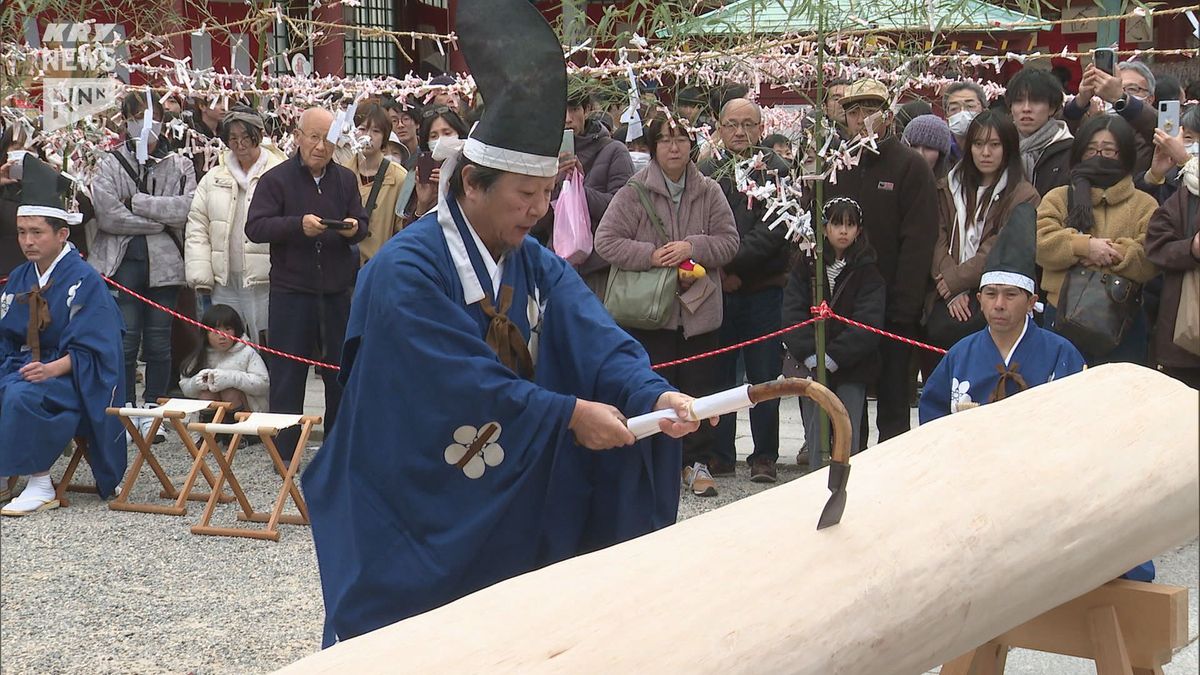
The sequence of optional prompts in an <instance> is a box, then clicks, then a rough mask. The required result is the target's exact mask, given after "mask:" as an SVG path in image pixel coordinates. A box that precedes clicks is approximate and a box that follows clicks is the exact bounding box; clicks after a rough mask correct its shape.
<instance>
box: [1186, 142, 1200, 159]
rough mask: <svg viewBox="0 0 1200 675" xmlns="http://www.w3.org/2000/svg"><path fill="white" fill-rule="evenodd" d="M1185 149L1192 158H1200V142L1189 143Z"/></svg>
mask: <svg viewBox="0 0 1200 675" xmlns="http://www.w3.org/2000/svg"><path fill="white" fill-rule="evenodd" d="M1184 148H1185V149H1186V150H1187V153H1188V154H1189V155H1191V156H1192V157H1200V142H1193V143H1189V144H1187V145H1186V146H1184Z"/></svg>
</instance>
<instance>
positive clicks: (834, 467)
mask: <svg viewBox="0 0 1200 675" xmlns="http://www.w3.org/2000/svg"><path fill="white" fill-rule="evenodd" d="M787 396H807V397H808V398H811V399H812V400H813V401H815V402H816V403H817V405H819V406H821V409H822V410H824V411H825V413H826V414H827V415H829V419H830V421H832V422H833V453H832V454H833V457H832V462H831V463H830V465H829V491H830V492H832V493H833V494H832V495H831V496H830V497H829V502H828V503H826V504H825V510H824V511H822V512H821V518H820V520H818V521H817V529H818V530H821V529H824V528H826V527H829V526H830V525H837V524H838V522H839V521H841V519H842V512H843V511H845V510H846V481H847V479H849V477H850V439H851V430H850V415H848V414H847V413H846V406H844V405H842V402H841V401H840V400H838V397H837V396H835V395H834V393H833V392H832V391H830V390H829V389H827V388H825V387H823V386H821V385H820V384H818V383H816V382H814V381H812V380H802V379H799V378H795V377H789V378H785V379H782V380H773V381H771V382H764V383H763V384H755V385H744V386H741V387H735V388H733V389H729V390H727V391H722V392H718V393H716V394H712V395H710V396H704V397H701V398H698V399H695V400H693V401H692V403H691V407H690V409H689V411H688V412H689V414H688V417H687V419H688V421H693V422H695V421H698V420H705V419H708V418H710V417H720V416H721V415H727V414H729V413H732V412H737V411H738V410H743V409H745V408H749V407H752V406H754V405H755V404H758V403H762V402H763V401H773V400H775V399H779V398H785V397H787ZM664 419H666V420H678V417H677V415H676V414H675V411H674V410H656V411H654V412H651V413H647V414H645V415H639V416H638V417H633V418H631V419H629V420H628V421H627V424H628V426H629V430H630V431H631V432H633V435H634V436H635V437H637V438H646V437H647V436H652V435H654V434H656V433H658V432H659V428H658V422H659V420H664Z"/></svg>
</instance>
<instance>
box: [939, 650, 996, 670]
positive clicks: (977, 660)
mask: <svg viewBox="0 0 1200 675" xmlns="http://www.w3.org/2000/svg"><path fill="white" fill-rule="evenodd" d="M1007 661H1008V647H1007V646H1006V645H1002V644H1000V643H998V642H988V643H987V644H985V645H982V646H980V647H977V648H976V649H972V650H971V651H969V652H967V653H966V654H963V655H962V656H960V657H958V658H956V659H954V660H953V661H950V662H949V663H947V664H946V665H944V666H942V669H941V671H939V672H940V675H1002V674H1003V673H1004V665H1005V663H1006V662H1007Z"/></svg>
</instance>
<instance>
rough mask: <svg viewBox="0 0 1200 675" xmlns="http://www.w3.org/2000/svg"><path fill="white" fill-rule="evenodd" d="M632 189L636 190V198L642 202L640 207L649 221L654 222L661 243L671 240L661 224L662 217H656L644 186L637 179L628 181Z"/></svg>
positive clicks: (656, 213) (656, 214)
mask: <svg viewBox="0 0 1200 675" xmlns="http://www.w3.org/2000/svg"><path fill="white" fill-rule="evenodd" d="M629 184H630V185H632V186H633V189H634V190H637V193H638V199H639V200H641V202H642V208H643V209H645V210H646V213H647V214H648V215H649V216H650V222H652V223H654V227H655V228H656V229H657V230H658V233H659V234H661V235H662V238H663V243H664V244H666V243H667V242H669V241H671V237H670V236H669V235H667V228H666V227H664V226H663V223H662V219H661V218H659V217H658V212H656V211H655V210H654V205H653V204H651V203H650V194H649V193H648V192H647V191H646V186H645V185H642V184H641V183H639V182H637V181H633V180H631V181H629Z"/></svg>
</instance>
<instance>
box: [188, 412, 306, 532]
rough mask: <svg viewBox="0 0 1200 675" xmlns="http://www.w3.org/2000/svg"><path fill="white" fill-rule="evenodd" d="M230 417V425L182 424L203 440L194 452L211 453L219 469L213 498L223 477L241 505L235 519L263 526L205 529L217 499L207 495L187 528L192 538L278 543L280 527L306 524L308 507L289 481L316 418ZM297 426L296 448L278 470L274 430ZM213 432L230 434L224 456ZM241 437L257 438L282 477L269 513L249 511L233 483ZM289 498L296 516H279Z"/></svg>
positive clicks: (292, 480)
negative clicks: (194, 522)
mask: <svg viewBox="0 0 1200 675" xmlns="http://www.w3.org/2000/svg"><path fill="white" fill-rule="evenodd" d="M235 417H236V418H237V422H235V423H233V424H216V423H212V424H199V423H193V424H189V425H188V429H191V430H192V431H199V432H200V434H201V435H202V436H203V437H204V441H205V442H204V444H203V446H202V447H201V450H200V453H201V455H204V454H205V453H207V452H210V451H211V452H212V455H213V458H214V459H215V460H216V461H217V464H218V466H219V467H220V473H219V474H218V475H217V483H216V486H215V487H213V495H216V494H217V493H218V492H220V490H221V488H222V487H223V486H224V484H225V480H226V479H228V480H229V487H230V489H232V490H233V494H234V497H235V498H236V499H237V501H238V504H239V505H240V506H241V507H242V512H241V513H239V514H238V520H243V521H250V522H255V523H266V527H265V528H239V527H216V526H213V525H211V524H210V523H211V521H212V515H213V511H214V510H215V509H216V507H217V500H216V498H215V496H210V497H209V500H208V504H206V505H205V507H204V516H203V517H202V518H201V519H200V524H199V525H195V526H193V527H192V534H209V535H217V536H227V537H252V538H254V539H270V540H271V541H279V524H280V523H285V524H288V525H308V524H309V520H308V505H307V504H305V502H304V496H303V495H302V494H300V489H299V488H298V487H296V482H295V478H296V471H297V469H299V468H300V458H301V456H303V454H304V446H305V444H307V443H308V436H309V434H310V433H312V428H313V425H314V424H320V423H321V418H320V417H311V416H308V415H293V414H284V413H237V414H236V415H235ZM297 425H298V426H300V438H299V439H297V441H296V448H295V450H294V451H293V453H292V461H291V463H290V464H289V465H288V466H284V464H283V460H282V459H281V458H280V457H279V450H278V449H277V448H276V446H275V436H276V435H278V434H279V430H280V429H286V428H288V427H293V426H297ZM216 434H232V438H231V439H230V441H229V445H228V449H227V450H226V452H225V453H224V454H222V453H221V447H220V445H219V444H218V442H217V439H216V436H215V435H216ZM246 435H251V436H258V437H259V439H261V440H262V443H263V445H264V446H266V448H267V454H268V455H270V457H271V463H272V464H274V465H275V472H276V473H278V474H279V475H280V476H281V477H282V478H283V485H282V486H280V488H279V495H278V496H277V497H276V498H275V505H274V506H273V507H272V509H271V512H270V513H264V512H260V511H255V510H254V507H253V506H252V505H251V504H250V500H249V499H247V498H246V492H245V491H244V490H242V486H241V483H239V482H238V479H237V475H236V474H235V473H234V471H233V458H234V457H235V456H236V455H237V451H238V445H239V443H240V441H241V440H242V436H246ZM289 495H290V496H291V498H292V502H293V503H294V504H295V505H296V509H297V510H298V511H299V512H300V515H298V516H295V515H285V514H284V513H283V505H284V502H285V501H286V500H287V498H288V496H289Z"/></svg>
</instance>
